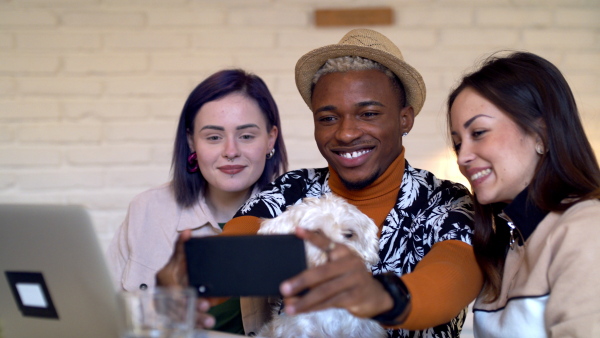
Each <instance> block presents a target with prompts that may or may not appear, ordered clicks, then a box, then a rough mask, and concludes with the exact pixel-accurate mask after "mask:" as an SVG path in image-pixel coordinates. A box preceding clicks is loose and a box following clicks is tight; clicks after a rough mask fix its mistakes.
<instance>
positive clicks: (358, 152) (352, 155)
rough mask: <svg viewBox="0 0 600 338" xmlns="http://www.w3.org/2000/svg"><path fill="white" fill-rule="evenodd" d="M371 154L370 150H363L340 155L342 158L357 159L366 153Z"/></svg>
mask: <svg viewBox="0 0 600 338" xmlns="http://www.w3.org/2000/svg"><path fill="white" fill-rule="evenodd" d="M368 152H370V150H361V151H354V152H351V153H340V156H341V157H345V158H357V157H359V156H362V155H364V154H366V153H368Z"/></svg>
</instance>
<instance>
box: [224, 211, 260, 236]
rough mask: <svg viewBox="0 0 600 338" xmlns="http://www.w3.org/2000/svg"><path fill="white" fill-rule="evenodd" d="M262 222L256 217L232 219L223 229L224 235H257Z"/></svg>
mask: <svg viewBox="0 0 600 338" xmlns="http://www.w3.org/2000/svg"><path fill="white" fill-rule="evenodd" d="M261 221H262V220H261V219H260V218H258V217H255V216H240V217H236V218H233V219H231V220H230V221H229V222H227V223H226V224H225V226H224V227H223V232H222V233H221V234H222V235H225V236H233V235H256V233H257V232H258V229H260V222H261Z"/></svg>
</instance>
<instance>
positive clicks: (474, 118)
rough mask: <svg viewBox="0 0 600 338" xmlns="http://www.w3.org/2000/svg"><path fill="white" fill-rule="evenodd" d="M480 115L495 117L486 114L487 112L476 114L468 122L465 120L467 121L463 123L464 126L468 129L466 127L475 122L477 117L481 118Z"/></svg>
mask: <svg viewBox="0 0 600 338" xmlns="http://www.w3.org/2000/svg"><path fill="white" fill-rule="evenodd" d="M480 117H489V118H491V119H493V117H491V116H489V115H485V114H479V115H475V116H473V117H471V118H470V119H468V120H467V122H465V123H464V124H463V127H464V128H465V129H466V128H469V126H470V125H471V124H472V123H473V122H474V121H475V120H476V119H478V118H480Z"/></svg>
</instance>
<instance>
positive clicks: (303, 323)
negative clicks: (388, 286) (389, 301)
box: [258, 194, 387, 338]
mask: <svg viewBox="0 0 600 338" xmlns="http://www.w3.org/2000/svg"><path fill="white" fill-rule="evenodd" d="M296 227H302V228H305V229H309V230H320V231H321V232H323V234H325V235H326V236H327V237H329V238H330V239H331V240H333V241H335V242H338V243H343V244H345V245H346V246H348V247H349V248H350V249H351V250H353V251H355V252H356V253H357V254H358V255H359V256H360V257H362V258H363V259H364V261H365V264H366V266H367V268H368V269H369V270H370V268H371V266H372V265H373V264H377V262H378V261H379V254H378V253H379V240H378V238H377V232H378V228H377V226H376V225H375V223H374V222H373V221H372V220H371V219H370V218H369V217H367V216H366V215H365V214H363V213H362V212H360V211H359V210H358V208H356V207H355V206H353V205H351V204H349V203H348V202H347V201H346V200H344V199H343V198H341V197H338V196H335V195H332V194H327V195H323V196H321V197H320V198H316V197H311V198H305V199H304V200H303V201H302V202H301V203H300V204H297V205H294V206H291V207H288V208H287V210H286V211H285V212H284V213H282V214H281V215H279V216H278V217H276V218H273V219H267V220H264V221H263V222H262V224H261V227H260V230H259V231H258V233H259V234H286V233H293V232H294V229H295V228H296ZM305 247H306V256H307V263H308V266H309V267H313V266H317V265H321V264H323V263H325V262H326V261H327V254H326V253H325V252H324V251H322V250H320V249H319V248H317V247H316V246H314V245H312V244H310V243H308V242H305ZM280 309H281V301H279V302H278V303H277V304H275V305H274V307H273V320H272V321H271V322H269V323H268V324H267V325H265V326H264V327H263V328H262V329H261V331H260V332H259V334H258V335H259V336H262V337H278V338H279V337H332V338H333V337H357V338H358V337H387V333H386V331H385V329H383V327H381V326H380V325H379V324H378V323H377V322H375V321H373V320H371V319H364V318H358V317H355V316H353V315H352V314H350V313H349V312H348V311H346V310H345V309H337V308H335V309H327V310H322V311H317V312H311V313H303V314H298V315H295V316H287V315H285V314H284V313H283V312H281V314H279V312H280Z"/></svg>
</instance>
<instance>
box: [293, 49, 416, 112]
mask: <svg viewBox="0 0 600 338" xmlns="http://www.w3.org/2000/svg"><path fill="white" fill-rule="evenodd" d="M341 56H360V57H363V58H366V59H370V60H373V61H376V62H378V63H380V64H382V65H384V66H385V67H387V68H388V69H389V70H391V71H392V72H393V73H394V74H396V76H398V78H399V79H400V81H401V82H402V85H403V86H404V90H405V92H406V100H407V103H408V105H410V106H412V107H413V109H414V112H415V116H416V115H417V114H419V112H420V111H421V108H423V103H424V102H425V93H426V90H425V82H424V81H423V78H422V77H421V74H419V72H417V70H416V69H414V68H413V67H412V66H411V65H409V64H408V63H406V62H404V61H403V60H401V59H400V58H398V57H397V56H395V55H393V54H390V53H388V52H385V51H382V50H378V49H374V48H371V47H364V46H356V45H342V44H333V45H328V46H324V47H320V48H317V49H315V50H312V51H310V52H308V53H307V54H305V55H304V56H302V57H301V58H300V59H299V60H298V62H297V63H296V86H297V87H298V91H299V92H300V95H301V96H302V98H303V99H304V102H306V104H307V105H308V107H309V108H310V109H312V107H311V87H312V79H313V76H314V75H315V73H316V72H317V71H318V70H319V69H320V68H321V67H322V66H323V65H324V64H325V62H327V60H329V59H333V58H337V57H341Z"/></svg>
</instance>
